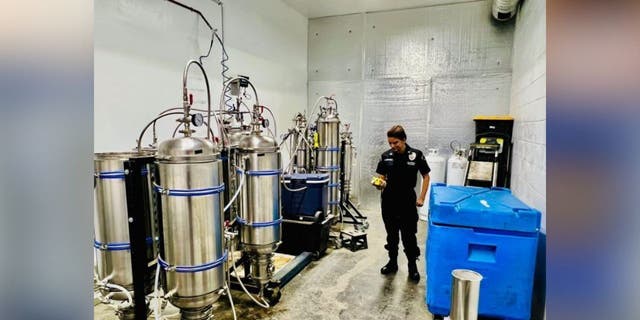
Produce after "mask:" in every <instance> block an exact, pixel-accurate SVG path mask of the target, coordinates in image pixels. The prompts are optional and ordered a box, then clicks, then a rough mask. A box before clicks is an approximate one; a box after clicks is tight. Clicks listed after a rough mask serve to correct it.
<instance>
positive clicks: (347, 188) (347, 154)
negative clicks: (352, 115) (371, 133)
mask: <svg viewBox="0 0 640 320" xmlns="http://www.w3.org/2000/svg"><path fill="white" fill-rule="evenodd" d="M340 136H341V140H342V147H343V152H344V166H343V167H342V170H343V174H344V192H345V195H344V197H345V198H346V196H347V195H350V193H351V171H352V169H353V151H354V150H353V137H352V133H351V132H350V131H344V132H342V133H341V134H340Z"/></svg>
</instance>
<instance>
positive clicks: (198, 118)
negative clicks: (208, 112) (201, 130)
mask: <svg viewBox="0 0 640 320" xmlns="http://www.w3.org/2000/svg"><path fill="white" fill-rule="evenodd" d="M191 123H192V124H193V125H194V126H196V127H199V126H201V125H202V124H203V123H204V117H203V116H202V114H201V113H194V114H192V115H191Z"/></svg>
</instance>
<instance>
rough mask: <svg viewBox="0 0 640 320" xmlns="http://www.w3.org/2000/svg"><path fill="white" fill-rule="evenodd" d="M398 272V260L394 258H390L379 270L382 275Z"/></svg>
mask: <svg viewBox="0 0 640 320" xmlns="http://www.w3.org/2000/svg"><path fill="white" fill-rule="evenodd" d="M397 271H398V260H397V259H396V258H393V257H390V258H389V262H387V264H386V265H385V266H384V267H382V269H380V273H382V274H390V273H396V272H397Z"/></svg>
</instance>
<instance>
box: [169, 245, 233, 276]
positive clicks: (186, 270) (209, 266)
mask: <svg viewBox="0 0 640 320" xmlns="http://www.w3.org/2000/svg"><path fill="white" fill-rule="evenodd" d="M225 261H227V250H225V251H224V253H223V254H222V257H220V258H219V259H217V260H215V261H213V262H208V263H205V264H201V265H197V266H172V265H171V264H169V263H168V262H166V261H164V260H162V258H161V257H160V256H158V263H160V266H161V267H162V268H163V269H164V270H167V271H175V272H179V273H195V272H202V271H207V270H210V269H213V268H215V267H219V266H221V265H222V264H223V263H224V262H225Z"/></svg>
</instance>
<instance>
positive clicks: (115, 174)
mask: <svg viewBox="0 0 640 320" xmlns="http://www.w3.org/2000/svg"><path fill="white" fill-rule="evenodd" d="M96 175H97V177H98V179H124V171H122V170H120V171H102V172H98V173H97V174H96Z"/></svg>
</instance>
